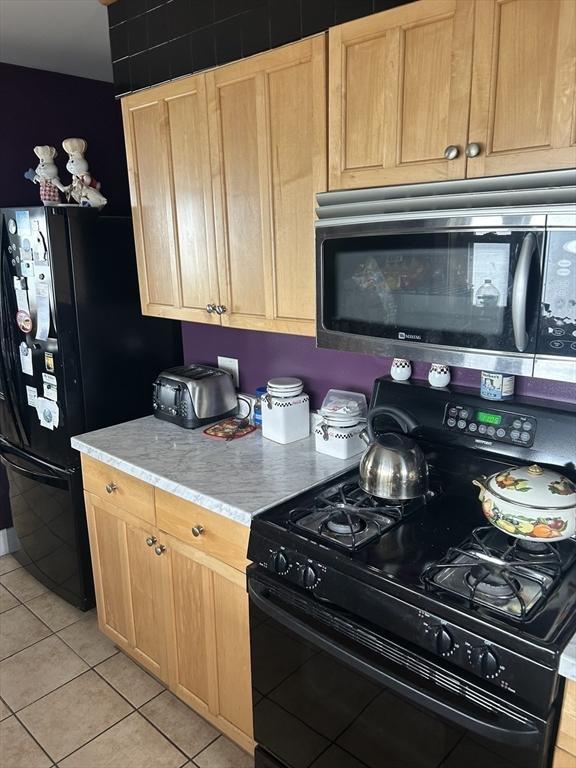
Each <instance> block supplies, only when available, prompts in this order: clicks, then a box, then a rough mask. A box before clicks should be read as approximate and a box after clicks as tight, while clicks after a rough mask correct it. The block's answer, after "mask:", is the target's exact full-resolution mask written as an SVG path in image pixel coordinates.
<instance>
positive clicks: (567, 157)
mask: <svg viewBox="0 0 576 768" xmlns="http://www.w3.org/2000/svg"><path fill="white" fill-rule="evenodd" d="M475 15H476V22H475V30H476V34H475V39H476V43H475V46H474V69H473V78H472V100H471V108H470V131H469V136H470V142H472V143H474V142H475V143H478V144H479V148H480V153H479V154H478V155H477V156H476V157H472V158H470V159H469V160H468V166H467V175H468V176H493V175H497V174H501V173H521V172H523V171H539V170H547V169H552V168H566V167H570V166H574V165H576V113H575V106H576V91H575V89H576V2H574V0H482V1H481V2H477V3H476V14H475Z"/></svg>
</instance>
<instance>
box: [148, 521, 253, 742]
mask: <svg viewBox="0 0 576 768" xmlns="http://www.w3.org/2000/svg"><path fill="white" fill-rule="evenodd" d="M161 536H162V537H164V538H166V539H167V547H168V552H169V561H170V565H171V594H172V601H171V602H172V607H173V618H172V625H171V626H172V632H171V634H170V637H169V669H170V687H171V689H172V690H173V691H174V693H175V694H176V695H177V696H179V697H180V698H181V699H183V700H184V701H185V702H187V703H188V704H189V705H190V706H191V707H193V708H194V709H195V710H196V711H197V712H199V713H200V714H201V715H202V716H203V717H205V718H206V719H207V720H209V721H210V722H212V723H214V724H215V725H216V726H217V727H218V728H220V730H222V731H223V732H224V733H225V734H226V735H227V736H229V737H230V738H231V739H233V740H234V741H236V742H237V743H238V744H240V746H241V747H243V748H244V749H246V750H249V751H250V750H252V749H253V746H254V745H253V741H252V694H251V682H250V649H249V642H250V640H249V638H250V635H249V628H248V604H247V600H246V591H245V575H244V574H243V573H241V572H240V571H236V569H234V568H231V567H230V566H228V565H226V564H225V563H222V562H221V561H219V560H216V559H215V558H213V557H211V556H210V555H206V554H205V553H204V552H201V551H198V550H197V549H195V548H193V547H190V546H188V545H187V544H183V543H182V542H180V541H178V540H177V539H174V538H172V537H171V536H166V534H161Z"/></svg>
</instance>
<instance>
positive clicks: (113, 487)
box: [106, 483, 118, 493]
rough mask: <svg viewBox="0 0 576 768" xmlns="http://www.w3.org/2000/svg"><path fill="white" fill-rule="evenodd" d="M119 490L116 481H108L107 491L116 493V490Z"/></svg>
mask: <svg viewBox="0 0 576 768" xmlns="http://www.w3.org/2000/svg"><path fill="white" fill-rule="evenodd" d="M117 490H118V486H117V485H116V483H108V485H107V486H106V493H114V491H117Z"/></svg>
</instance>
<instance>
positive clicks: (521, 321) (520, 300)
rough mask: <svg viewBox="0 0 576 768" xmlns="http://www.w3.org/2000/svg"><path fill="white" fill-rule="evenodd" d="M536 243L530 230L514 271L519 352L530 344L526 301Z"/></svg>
mask: <svg viewBox="0 0 576 768" xmlns="http://www.w3.org/2000/svg"><path fill="white" fill-rule="evenodd" d="M536 245H537V242H536V237H535V235H534V234H533V233H532V232H528V234H526V235H525V236H524V240H523V241H522V245H521V247H520V255H519V257H518V264H517V265H516V270H515V272H514V282H513V284H512V330H513V332H514V343H515V345H516V349H517V350H518V352H524V350H525V349H526V347H527V345H528V334H527V333H526V303H527V301H528V278H529V277H530V265H531V264H532V256H533V255H534V251H535V250H536Z"/></svg>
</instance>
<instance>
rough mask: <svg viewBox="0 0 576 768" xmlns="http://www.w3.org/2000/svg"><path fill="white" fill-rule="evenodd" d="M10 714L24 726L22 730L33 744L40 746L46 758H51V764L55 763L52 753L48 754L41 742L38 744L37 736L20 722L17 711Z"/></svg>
mask: <svg viewBox="0 0 576 768" xmlns="http://www.w3.org/2000/svg"><path fill="white" fill-rule="evenodd" d="M12 716H13V717H15V718H16V721H17V722H18V723H20V725H21V726H22V728H24V730H25V731H26V733H27V734H28V736H30V738H31V739H32V741H33V742H34V743H35V744H37V745H38V747H39V748H40V750H41V752H42V753H43V754H44V755H46V757H47V758H48V760H52V764H53V765H55V763H56V761H55V760H54V759H53V757H52V755H50V754H49V753H48V752H47V751H46V750H45V749H44V747H43V746H42V744H40V742H39V741H38V739H37V738H36V737H35V736H34V734H33V733H31V732H30V731H29V730H28V728H27V727H26V725H25V724H24V723H23V722H22V720H20V718H19V717H18V715H17V713H16V712H12ZM2 722H4V720H3V721H2Z"/></svg>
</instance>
